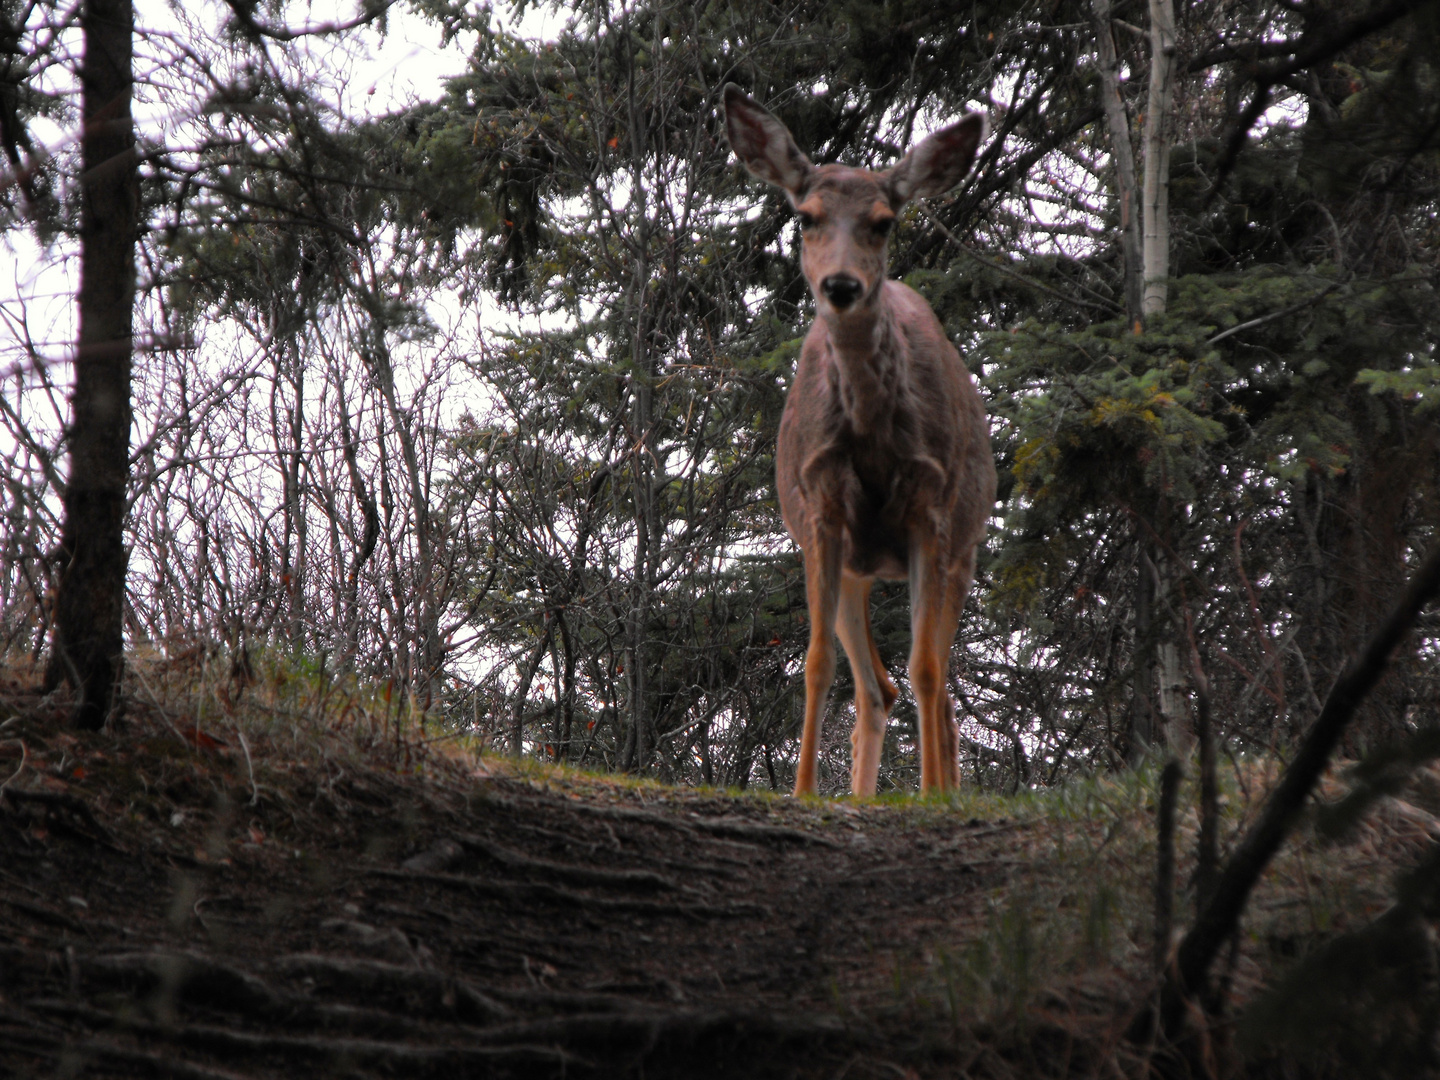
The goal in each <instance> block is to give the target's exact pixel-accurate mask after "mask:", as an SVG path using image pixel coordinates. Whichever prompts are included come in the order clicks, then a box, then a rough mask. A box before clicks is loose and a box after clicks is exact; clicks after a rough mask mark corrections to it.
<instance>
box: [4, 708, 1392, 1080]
mask: <svg viewBox="0 0 1440 1080" xmlns="http://www.w3.org/2000/svg"><path fill="white" fill-rule="evenodd" d="M63 709H64V706H63V703H58V702H50V701H46V700H42V699H39V698H36V697H34V696H33V695H27V694H25V693H23V692H21V691H18V690H14V689H12V691H11V692H10V693H9V694H8V695H7V694H4V693H0V1077H11V1076H14V1077H58V1076H64V1077H78V1076H86V1077H100V1076H125V1077H128V1076H174V1077H186V1078H201V1077H204V1078H212V1077H231V1078H234V1077H277V1078H278V1077H308V1076H317V1077H329V1076H335V1077H340V1076H344V1077H371V1076H374V1077H382V1076H383V1077H399V1076H437V1077H466V1076H477V1077H479V1076H484V1077H489V1076H517V1077H545V1076H557V1077H559V1076H564V1077H584V1076H636V1077H646V1078H655V1077H672V1076H673V1077H692V1076H693V1077H705V1076H716V1077H720V1076H724V1077H729V1076H735V1077H742V1076H743V1077H752V1076H754V1077H764V1076H775V1077H811V1076H814V1077H826V1078H833V1080H841V1078H864V1077H895V1076H900V1077H906V1076H915V1077H931V1076H935V1077H940V1076H968V1077H983V1076H994V1077H1008V1076H1090V1075H1110V1076H1114V1075H1139V1074H1141V1073H1143V1072H1144V1065H1143V1059H1144V1048H1136V1047H1132V1046H1130V1045H1129V1044H1127V1043H1125V1042H1124V1041H1123V1040H1122V1039H1121V1038H1120V1034H1119V1033H1120V1032H1121V1031H1123V1030H1124V1028H1125V1026H1126V1024H1127V1022H1128V1021H1129V1019H1130V1018H1131V1017H1132V1016H1133V1013H1134V1008H1135V1003H1136V1002H1138V1001H1143V1000H1144V995H1145V989H1146V983H1145V978H1146V975H1145V969H1146V956H1147V954H1148V951H1149V944H1148V942H1147V940H1146V933H1147V932H1148V924H1149V918H1148V910H1147V906H1146V905H1148V903H1149V896H1150V891H1149V882H1150V875H1151V870H1150V865H1151V864H1150V856H1149V850H1150V848H1149V846H1148V845H1149V844H1150V843H1151V838H1150V837H1149V835H1148V832H1149V829H1150V824H1149V815H1148V812H1147V811H1146V810H1145V809H1144V806H1143V793H1142V796H1141V798H1142V801H1141V802H1139V803H1137V804H1136V805H1135V806H1132V807H1130V808H1129V809H1126V810H1124V811H1123V812H1118V813H1116V814H1113V815H1111V816H1110V817H1109V818H1108V819H1106V818H1105V817H1104V816H1103V815H1097V814H1096V813H1095V806H1096V805H1099V804H1086V805H1084V806H1076V807H1075V808H1073V810H1066V809H1065V806H1064V805H1063V803H1056V804H1055V805H1058V806H1060V812H1057V811H1056V810H1055V809H1054V807H1053V806H1052V809H1051V810H1050V811H1048V812H1047V813H1048V815H1049V816H1048V817H1047V816H1045V815H1041V814H1037V813H1034V812H1030V811H1026V809H1025V807H1026V804H1025V803H1024V802H1023V800H1022V801H1020V802H1013V803H1006V802H1004V801H1001V800H996V799H989V800H987V799H985V798H983V797H978V796H976V797H970V798H962V799H960V800H957V801H955V802H953V803H949V804H938V803H925V802H920V801H918V800H914V799H902V800H896V801H894V802H890V803H886V802H868V803H863V804H851V803H849V802H846V801H816V800H794V799H788V798H781V797H774V796H769V795H759V794H750V795H726V794H719V793H714V792H703V791H682V790H677V789H673V788H666V787H663V786H661V785H657V784H637V783H622V782H618V781H614V780H609V779H604V778H597V777H593V776H584V775H577V774H573V773H564V772H560V771H557V770H546V769H541V768H538V767H531V768H519V767H516V766H514V765H512V764H509V763H503V762H498V763H497V762H495V761H494V760H492V759H483V758H481V759H477V758H474V757H472V756H468V755H465V754H460V753H458V752H453V751H452V752H441V751H440V750H439V748H438V746H437V745H431V746H429V747H427V746H426V745H425V744H424V743H423V742H422V741H421V740H418V739H412V740H410V741H404V740H402V741H400V742H394V741H391V742H387V741H386V739H385V737H384V731H383V729H380V731H379V733H378V734H376V735H375V737H374V738H371V739H370V740H369V741H368V742H366V741H365V740H357V738H356V736H355V732H354V731H353V730H346V731H343V732H340V733H339V734H336V733H335V732H334V731H333V730H332V727H333V725H320V726H319V727H318V728H317V729H316V730H315V731H311V732H308V733H306V734H304V737H303V738H302V734H301V732H300V731H299V729H298V728H296V727H294V726H287V725H285V724H277V725H275V726H274V727H273V728H271V729H269V730H268V733H267V731H263V730H261V729H260V728H258V727H256V726H253V725H252V726H250V728H249V731H250V735H249V738H242V737H241V733H242V731H243V730H245V729H244V728H242V727H241V726H238V725H237V724H236V723H229V724H228V725H227V724H226V723H221V724H219V725H218V726H213V727H211V728H209V729H204V728H203V725H200V724H196V723H194V722H193V721H191V720H187V721H185V722H184V723H181V722H180V721H179V720H178V714H172V713H166V712H164V711H163V710H160V709H159V708H158V707H156V709H153V710H149V711H147V710H146V709H145V708H144V707H141V706H140V705H139V704H138V703H137V704H135V705H132V707H131V711H130V719H129V720H128V721H127V723H126V725H125V726H124V727H123V728H122V729H121V730H119V731H118V732H114V733H102V734H98V735H93V736H90V735H86V736H79V735H76V734H72V733H69V732H68V731H67V730H66V728H65V726H64V723H63V720H64V712H63ZM372 734H375V733H372ZM362 744H363V745H362ZM1107 791H1108V789H1107ZM1112 795H1113V792H1109V793H1106V792H1102V793H1101V795H1100V796H1099V798H1100V799H1101V801H1102V803H1103V801H1104V800H1106V799H1109V798H1111V797H1112ZM1007 810H1009V811H1010V812H1008V813H1007ZM1031 810H1032V811H1033V804H1032V806H1031ZM1067 815H1068V816H1067ZM1282 869H1283V868H1282ZM1302 869H1303V867H1302ZM1287 872H1288V871H1287ZM1306 873H1308V874H1309V875H1310V876H1308V877H1305V878H1304V880H1303V882H1302V884H1303V889H1304V892H1303V893H1299V892H1297V891H1296V889H1295V887H1294V886H1286V884H1285V882H1284V881H1283V880H1281V879H1282V878H1283V873H1280V872H1277V874H1278V876H1277V881H1276V886H1275V888H1274V889H1272V891H1271V892H1270V893H1267V894H1265V895H1262V896H1261V897H1260V898H1259V900H1258V901H1257V908H1258V910H1260V911H1261V912H1264V913H1265V914H1264V918H1265V920H1267V921H1266V922H1264V923H1263V927H1262V930H1263V934H1255V935H1252V936H1251V940H1252V941H1260V942H1265V943H1274V942H1279V945H1276V946H1274V947H1275V948H1284V949H1290V950H1292V951H1294V950H1298V949H1300V948H1301V947H1302V946H1303V944H1304V941H1305V940H1308V938H1307V937H1306V935H1308V934H1310V933H1311V932H1312V931H1311V930H1309V929H1307V928H1306V927H1307V926H1308V925H1311V924H1315V922H1316V916H1315V912H1316V911H1317V910H1319V909H1320V907H1321V906H1324V905H1328V907H1325V908H1324V910H1325V911H1326V912H1328V914H1327V915H1326V918H1327V919H1328V920H1329V925H1330V926H1332V927H1334V926H1339V925H1343V920H1344V918H1347V917H1348V916H1346V915H1345V914H1344V913H1345V912H1346V911H1355V912H1364V911H1366V910H1368V909H1369V908H1373V905H1374V903H1375V897H1376V896H1377V895H1383V891H1384V890H1383V880H1379V879H1375V878H1373V876H1372V877H1365V876H1362V875H1359V874H1357V873H1356V871H1355V869H1354V868H1353V867H1340V868H1339V869H1338V870H1337V871H1336V872H1335V874H1334V875H1333V876H1332V878H1330V879H1324V878H1322V877H1319V876H1317V875H1315V874H1314V872H1313V869H1312V870H1311V871H1306ZM1327 881H1329V882H1331V884H1327ZM1372 884H1373V885H1374V886H1375V887H1374V888H1371V887H1370V886H1371V885H1372ZM1332 885H1333V888H1332ZM1327 889H1330V890H1331V892H1330V893H1327V892H1326V890H1327ZM1331 893H1333V896H1332V895H1331ZM1297 895H1303V897H1304V900H1305V906H1304V907H1301V906H1299V905H1297V903H1296V902H1295V901H1294V897H1296V896H1297ZM1267 897H1269V899H1267ZM1267 905H1268V906H1267ZM1367 905H1368V907H1367ZM1307 920H1308V922H1307ZM1265 947H1267V948H1269V947H1271V946H1270V945H1268V944H1267V945H1265ZM1248 949H1249V947H1248V946H1247V950H1248ZM1249 956H1250V953H1249V951H1245V952H1242V954H1240V958H1239V961H1238V962H1237V967H1236V970H1235V972H1234V979H1233V980H1232V982H1233V985H1235V986H1236V987H1238V988H1240V990H1244V989H1245V984H1246V980H1247V978H1248V979H1249V981H1250V985H1251V986H1252V987H1253V985H1255V983H1256V979H1257V976H1256V975H1255V964H1254V962H1253V961H1252V960H1250V959H1249ZM1247 964H1248V965H1249V974H1248V975H1247V967H1246V965H1247ZM1237 992H1239V991H1238V990H1237Z"/></svg>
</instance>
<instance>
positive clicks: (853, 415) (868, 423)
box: [826, 298, 904, 437]
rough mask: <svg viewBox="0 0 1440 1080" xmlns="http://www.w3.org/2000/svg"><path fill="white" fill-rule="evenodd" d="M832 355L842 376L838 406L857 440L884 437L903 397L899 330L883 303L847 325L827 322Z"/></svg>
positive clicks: (856, 315) (855, 316) (848, 319)
mask: <svg viewBox="0 0 1440 1080" xmlns="http://www.w3.org/2000/svg"><path fill="white" fill-rule="evenodd" d="M826 328H827V329H828V330H829V331H830V351H831V355H832V356H833V357H834V359H835V366H836V369H837V370H838V371H839V374H840V404H841V407H842V408H843V409H844V411H845V416H846V418H847V419H848V420H849V421H850V424H851V427H852V428H853V429H854V431H855V434H857V435H862V436H871V437H874V436H877V435H878V436H883V435H884V434H885V433H886V432H887V431H888V430H889V428H890V425H891V422H892V420H893V419H894V414H895V405H896V401H897V399H898V397H899V395H900V394H901V393H902V392H903V387H902V386H901V385H900V382H901V376H902V370H901V363H900V350H901V349H902V348H903V347H904V346H903V341H902V338H901V335H900V333H899V330H898V328H897V327H896V326H895V323H894V319H893V318H892V317H891V312H890V310H889V308H888V307H887V306H886V304H885V303H884V301H883V299H881V298H877V300H876V302H875V304H874V305H873V306H872V307H870V308H869V309H868V310H865V311H856V312H852V313H850V314H849V315H847V317H845V318H844V319H839V318H835V319H829V320H827V321H826Z"/></svg>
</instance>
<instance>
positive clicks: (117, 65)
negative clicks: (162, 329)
mask: <svg viewBox="0 0 1440 1080" xmlns="http://www.w3.org/2000/svg"><path fill="white" fill-rule="evenodd" d="M134 22H135V16H134V9H133V7H132V4H131V0H90V2H88V3H87V4H86V5H85V7H84V10H83V13H82V15H81V27H82V29H83V32H84V40H85V56H84V60H83V61H82V64H81V70H80V82H81V88H82V94H83V97H82V105H81V109H82V116H83V125H84V126H83V129H82V133H81V142H80V153H81V168H82V170H83V171H82V173H81V177H80V191H81V199H82V203H81V218H80V303H79V309H80V341H79V347H78V348H77V349H76V353H75V393H74V397H73V398H72V408H73V424H74V426H73V428H72V430H71V433H70V476H69V479H68V481H67V483H66V487H65V496H64V506H65V524H64V527H63V529H62V532H61V539H60V543H61V548H62V552H61V558H62V559H63V568H62V571H61V574H60V586H59V591H58V595H57V598H56V605H55V638H54V651H53V653H52V656H51V660H50V670H49V672H48V673H47V678H46V681H47V683H49V684H50V685H52V686H53V685H55V684H57V683H58V682H59V681H60V680H61V679H69V680H70V682H71V683H72V685H74V686H75V688H76V691H77V695H78V702H77V705H76V709H75V715H74V721H75V723H76V724H77V725H78V726H80V727H84V728H92V729H93V728H99V727H100V726H102V725H103V724H104V723H105V720H106V718H107V717H108V716H109V715H110V713H111V711H112V710H113V709H114V707H115V705H116V700H117V697H118V694H117V691H118V689H119V685H120V675H121V671H122V669H123V657H122V651H121V650H122V639H121V620H122V616H123V613H124V604H125V561H126V559H125V544H124V537H123V533H122V526H123V522H124V516H125V482H126V476H127V472H128V456H129V448H130V365H131V354H132V342H131V320H132V315H133V311H134V307H135V242H136V233H137V222H138V217H139V205H140V199H139V181H138V168H137V161H136V154H135V129H134V126H133V124H132V122H131V118H130V98H131V81H132V77H131V56H132V33H133V30H134Z"/></svg>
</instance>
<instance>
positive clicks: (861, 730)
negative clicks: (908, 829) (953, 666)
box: [835, 571, 898, 795]
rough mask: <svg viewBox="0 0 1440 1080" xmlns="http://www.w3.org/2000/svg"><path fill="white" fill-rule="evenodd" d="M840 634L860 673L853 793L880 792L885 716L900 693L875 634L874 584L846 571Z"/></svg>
mask: <svg viewBox="0 0 1440 1080" xmlns="http://www.w3.org/2000/svg"><path fill="white" fill-rule="evenodd" d="M835 632H836V634H838V635H839V637H840V644H841V645H843V646H845V655H846V656H848V657H849V658H850V671H851V673H852V674H853V675H854V677H855V730H854V731H853V732H852V733H851V735H850V746H851V748H852V753H851V756H850V791H851V793H853V794H855V795H874V794H875V780H876V777H877V775H878V774H879V772H880V749H881V747H882V746H883V745H884V742H885V720H886V718H887V717H888V716H889V715H890V706H892V705H894V704H895V698H896V697H897V696H898V694H897V691H896V690H895V684H894V683H893V682H891V681H890V676H889V675H888V674H886V672H885V666H884V664H882V663H881V661H880V653H879V651H878V650H877V649H876V648H875V638H874V636H873V635H872V634H871V632H870V582H869V581H868V580H867V579H864V578H858V577H854V576H853V575H851V574H847V573H845V572H844V571H842V572H841V574H840V610H839V613H838V614H837V616H836V618H835Z"/></svg>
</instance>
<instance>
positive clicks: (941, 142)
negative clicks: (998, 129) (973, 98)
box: [887, 113, 987, 210]
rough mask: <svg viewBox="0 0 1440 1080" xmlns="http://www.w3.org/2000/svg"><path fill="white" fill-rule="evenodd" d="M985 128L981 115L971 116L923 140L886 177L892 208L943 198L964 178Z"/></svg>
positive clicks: (983, 118)
mask: <svg viewBox="0 0 1440 1080" xmlns="http://www.w3.org/2000/svg"><path fill="white" fill-rule="evenodd" d="M986 127H987V125H986V123H985V117H984V116H983V115H981V114H980V113H971V114H970V115H969V116H966V117H964V118H963V119H961V120H957V121H956V122H955V123H953V124H951V125H949V126H948V127H943V128H941V129H940V130H939V131H937V132H935V134H933V135H931V136H929V137H928V138H926V139H924V140H922V141H921V142H920V144H919V145H918V146H916V147H915V148H914V149H913V150H911V151H910V153H908V154H906V155H905V156H904V157H903V158H901V159H900V161H899V162H897V163H896V165H895V167H894V168H893V169H891V170H890V171H889V173H888V174H887V176H888V177H889V179H888V186H889V189H890V203H891V205H892V206H893V207H895V209H897V210H898V209H899V208H900V207H902V206H904V205H905V204H906V203H907V202H909V201H910V200H911V199H928V198H930V197H932V196H934V195H943V194H945V192H947V191H949V190H950V189H951V188H952V187H954V186H955V185H956V184H958V183H959V182H960V181H961V180H963V179H965V174H966V173H968V172H969V171H970V166H971V165H973V164H974V163H975V152H976V150H978V149H979V148H980V141H981V140H982V139H984V138H985V129H986Z"/></svg>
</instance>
